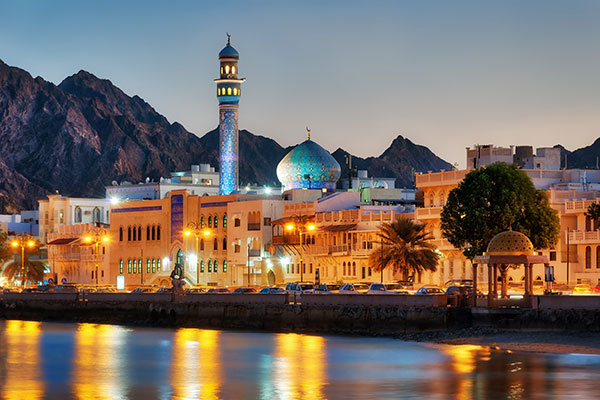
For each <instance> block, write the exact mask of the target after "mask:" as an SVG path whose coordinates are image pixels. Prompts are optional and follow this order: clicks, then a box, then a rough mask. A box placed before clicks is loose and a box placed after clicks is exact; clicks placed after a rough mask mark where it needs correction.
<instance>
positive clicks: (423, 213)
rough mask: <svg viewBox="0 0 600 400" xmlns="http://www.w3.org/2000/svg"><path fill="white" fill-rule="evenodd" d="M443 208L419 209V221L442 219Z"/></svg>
mask: <svg viewBox="0 0 600 400" xmlns="http://www.w3.org/2000/svg"><path fill="white" fill-rule="evenodd" d="M441 214H442V207H423V208H417V219H419V220H421V219H440V218H441Z"/></svg>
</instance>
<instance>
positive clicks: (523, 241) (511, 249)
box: [486, 231, 534, 255]
mask: <svg viewBox="0 0 600 400" xmlns="http://www.w3.org/2000/svg"><path fill="white" fill-rule="evenodd" d="M533 253H534V252H533V244H531V240H529V238H528V237H527V236H525V235H523V234H522V233H521V232H516V231H505V232H500V233H499V234H497V235H496V236H494V237H493V238H492V240H490V243H489V244H488V247H487V252H486V254H487V255H532V254H533Z"/></svg>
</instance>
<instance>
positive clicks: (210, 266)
mask: <svg viewBox="0 0 600 400" xmlns="http://www.w3.org/2000/svg"><path fill="white" fill-rule="evenodd" d="M208 272H212V261H211V260H208Z"/></svg>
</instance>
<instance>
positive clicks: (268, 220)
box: [263, 217, 271, 226]
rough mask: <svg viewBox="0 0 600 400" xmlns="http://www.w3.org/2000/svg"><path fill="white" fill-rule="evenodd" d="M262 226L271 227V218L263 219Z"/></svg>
mask: <svg viewBox="0 0 600 400" xmlns="http://www.w3.org/2000/svg"><path fill="white" fill-rule="evenodd" d="M263 225H264V226H271V218H268V217H265V218H264V219H263Z"/></svg>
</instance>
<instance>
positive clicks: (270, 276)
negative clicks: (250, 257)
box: [267, 270, 275, 286]
mask: <svg viewBox="0 0 600 400" xmlns="http://www.w3.org/2000/svg"><path fill="white" fill-rule="evenodd" d="M267 284H268V285H269V286H273V285H275V272H273V270H271V271H269V272H268V273H267Z"/></svg>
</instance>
